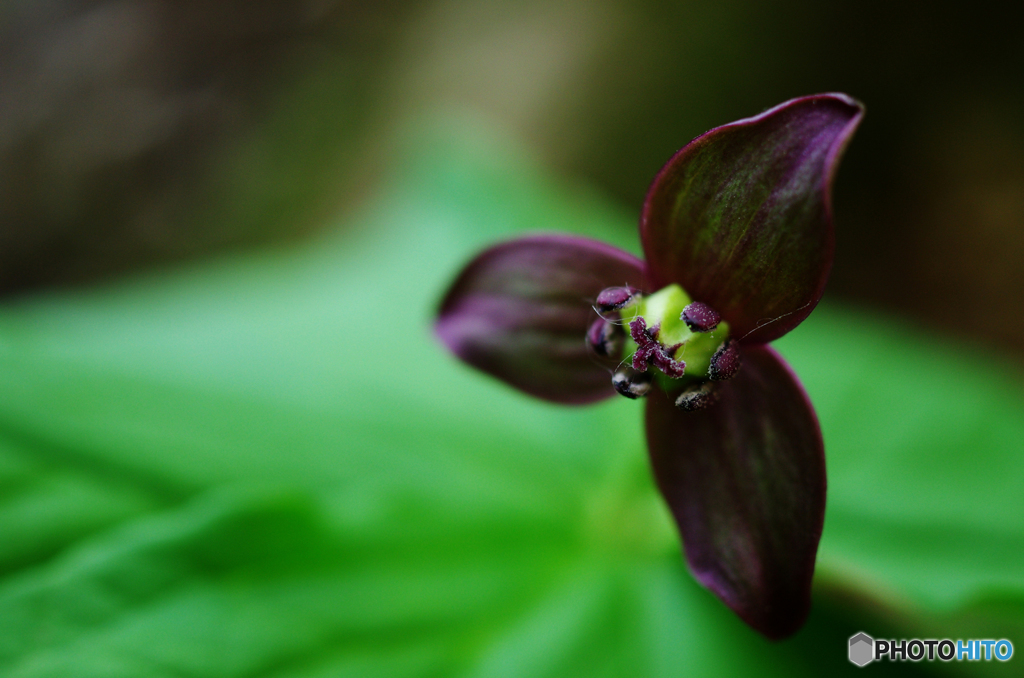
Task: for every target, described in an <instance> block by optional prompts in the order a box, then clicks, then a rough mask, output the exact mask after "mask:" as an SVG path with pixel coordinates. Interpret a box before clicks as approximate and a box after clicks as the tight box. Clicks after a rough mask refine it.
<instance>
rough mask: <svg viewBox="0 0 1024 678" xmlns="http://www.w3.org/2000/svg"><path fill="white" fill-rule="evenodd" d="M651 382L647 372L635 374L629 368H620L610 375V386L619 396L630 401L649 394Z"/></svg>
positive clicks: (634, 371)
mask: <svg viewBox="0 0 1024 678" xmlns="http://www.w3.org/2000/svg"><path fill="white" fill-rule="evenodd" d="M651 381H652V380H651V375H650V373H649V372H637V371H636V370H633V369H632V368H630V367H622V368H620V369H619V370H618V371H617V372H616V373H615V374H613V375H612V386H613V387H614V388H615V390H616V391H618V392H619V395H623V396H625V397H627V398H629V399H630V400H636V399H637V398H643V397H645V396H646V395H647V394H648V393H650V391H651Z"/></svg>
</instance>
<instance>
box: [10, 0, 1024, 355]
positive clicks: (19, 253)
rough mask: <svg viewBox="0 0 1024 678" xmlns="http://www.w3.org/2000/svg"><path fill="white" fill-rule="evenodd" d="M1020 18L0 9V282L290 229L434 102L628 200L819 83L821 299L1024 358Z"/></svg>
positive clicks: (350, 190) (799, 5)
mask: <svg viewBox="0 0 1024 678" xmlns="http://www.w3.org/2000/svg"><path fill="white" fill-rule="evenodd" d="M1021 26H1022V22H1021V21H1020V17H1019V15H1018V13H1017V12H1016V11H1015V10H1014V8H1013V4H1012V3H1009V2H1005V3H985V2H972V3H936V2H928V3H925V2H908V3H902V2H881V1H878V0H868V1H866V2H829V3H821V2H816V1H812V0H787V1H786V2H772V3H762V2H754V1H753V0H726V1H719V2H714V3H710V2H678V3H659V2H633V1H631V2H625V1H622V0H618V1H614V0H613V1H607V0H606V1H603V2H516V3H497V4H495V3H473V2H468V1H459V0H455V1H451V2H428V1H425V0H421V1H417V2H402V1H400V0H388V1H386V2H379V3H372V4H370V3H351V2H332V1H330V0H323V1H319V2H283V1H276V2H274V1H259V2H242V1H229V2H220V3H206V2H177V1H176V2H171V1H159V0H152V1H147V2H99V1H84V0H55V1H50V2H12V3H5V4H4V6H3V8H2V9H0V225H2V227H0V293H2V294H3V295H5V296H7V297H12V296H19V295H26V294H32V293H33V292H35V291H37V290H40V289H45V288H52V287H55V286H69V285H82V284H93V283H96V282H97V281H101V280H104V279H110V278H111V277H114V276H120V275H124V274H125V273H127V272H129V271H132V270H136V269H140V268H144V267H152V266H154V265H167V264H168V263H169V262H174V261H177V260H181V259H186V258H194V257H204V256H210V255H211V254H213V253H216V252H218V251H223V250H225V249H228V248H237V247H251V246H257V245H260V244H262V243H266V242H268V241H280V240H286V239H295V238H297V237H302V235H303V234H306V233H309V232H310V231H311V230H314V229H316V228H317V227H318V226H319V225H320V224H322V223H325V222H326V221H327V219H326V217H327V216H331V215H335V214H337V213H338V212H339V211H342V212H344V211H346V210H350V209H352V208H354V207H355V206H357V205H359V204H360V203H361V201H363V200H364V199H365V198H366V197H367V196H369V195H371V194H372V193H373V190H374V187H375V185H376V181H377V180H378V178H379V177H380V176H382V174H383V173H386V172H387V170H388V167H389V163H390V162H392V160H393V158H394V157H395V151H396V148H395V146H396V139H398V138H400V136H399V135H398V133H397V131H398V130H400V129H401V128H402V126H403V125H404V124H406V123H407V122H408V121H409V120H411V119H415V118H416V117H417V116H421V115H423V114H425V113H427V112H430V111H436V110H442V111H444V110H454V109H456V108H460V109H461V108H466V107H468V108H471V109H475V110H477V111H480V112H482V113H483V114H484V115H486V116H488V117H490V118H492V119H495V120H497V122H498V124H499V125H501V126H504V127H506V128H508V129H509V130H511V132H512V133H513V134H514V135H517V136H518V138H520V139H522V140H523V142H524V144H526V145H527V146H528V147H529V148H530V149H531V151H532V152H533V153H534V154H535V155H537V156H539V157H540V159H541V160H542V162H543V163H545V164H546V165H548V166H550V167H553V168H555V169H556V170H559V171H561V172H562V173H563V174H564V175H565V176H567V177H570V178H571V179H572V180H573V181H579V182H581V183H583V184H587V185H591V186H594V187H596V188H597V189H598V190H600V191H601V192H603V193H605V194H607V195H609V196H611V197H612V198H613V199H615V200H617V201H618V202H620V203H621V204H622V205H623V206H625V207H626V208H628V209H631V210H635V211H638V209H639V206H640V204H641V201H642V199H643V195H644V192H645V190H646V187H647V184H648V182H649V181H650V179H651V178H652V177H653V176H654V173H655V172H656V171H657V169H658V168H659V167H660V165H661V164H662V163H663V162H664V161H665V160H666V159H667V158H668V157H669V156H670V155H671V154H672V152H673V151H675V150H676V149H677V148H678V147H680V146H682V145H683V144H684V143H685V142H686V141H688V140H689V139H690V138H692V137H693V136H695V135H697V134H699V133H701V132H703V131H704V130H706V129H708V128H710V127H713V126H715V125H718V124H722V123H725V122H728V121H731V120H734V119H737V118H740V117H747V116H749V115H753V114H755V113H757V112H759V111H761V110H763V109H765V108H767V107H770V106H772V105H774V104H777V103H779V102H781V101H783V100H785V99H788V98H791V97H794V96H799V95H803V94H810V93H814V92H821V91H834V90H838V91H844V92H847V93H849V94H851V95H853V96H855V97H857V98H859V99H861V100H862V101H863V102H865V104H866V105H867V109H868V115H867V117H866V119H865V122H864V124H863V126H862V127H861V129H860V131H859V132H858V134H857V137H856V138H855V140H854V142H853V143H852V144H851V146H850V148H849V151H848V154H847V157H846V159H845V161H844V165H843V168H842V170H841V172H840V175H839V180H838V185H837V189H836V196H835V203H836V204H835V211H836V215H837V222H838V224H837V225H838V247H837V259H836V265H835V269H834V271H833V275H832V280H831V283H830V285H829V288H828V295H829V297H830V298H833V299H843V300H845V301H848V302H854V303H857V304H862V305H871V306H873V307H876V308H882V309H886V310H888V311H890V312H893V313H898V314H900V315H902V316H904V317H907V318H910V319H911V320H913V321H915V322H918V323H920V324H923V325H924V326H926V327H928V328H931V329H933V330H934V331H936V332H938V333H942V334H946V335H954V336H958V337H960V338H969V339H970V340H971V341H974V342H977V343H979V344H980V343H985V344H989V345H992V346H996V347H999V348H1001V349H1004V350H1006V349H1008V350H1011V351H1013V352H1015V354H1016V355H1017V356H1018V357H1021V356H1024V314H1022V313H1021V312H1020V309H1021V307H1022V304H1024V228H1022V227H1024V40H1022V35H1021V34H1022V29H1021Z"/></svg>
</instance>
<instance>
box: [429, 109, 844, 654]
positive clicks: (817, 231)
mask: <svg viewBox="0 0 1024 678" xmlns="http://www.w3.org/2000/svg"><path fill="white" fill-rule="evenodd" d="M863 112H864V111H863V107H862V106H861V105H860V104H859V103H858V102H856V101H854V100H853V99H851V98H849V97H847V96H845V95H842V94H821V95H816V96H809V97H802V98H799V99H793V100H792V101H787V102H786V103H784V104H781V105H779V106H776V107H775V108H772V109H771V110H768V111H766V112H764V113H762V114H760V115H758V116H755V117H753V118H748V119H745V120H739V121H737V122H734V123H731V124H728V125H723V126H722V127H717V128H715V129H713V130H711V131H710V132H707V133H706V134H703V135H701V136H699V137H697V138H696V139H694V140H693V141H691V142H690V143H689V144H687V145H686V147H684V148H683V149H682V150H681V151H679V152H678V153H677V154H676V155H675V156H674V157H673V158H672V159H671V160H669V162H668V164H667V165H665V167H664V168H663V169H662V170H661V172H660V173H659V174H658V176H657V177H656V178H655V180H654V184H653V185H652V186H651V189H650V191H649V192H648V194H647V199H646V200H645V202H644V207H643V212H642V214H641V217H640V239H641V241H642V243H643V250H644V255H645V256H646V262H644V261H641V260H639V259H637V258H636V257H634V256H632V255H630V254H628V253H626V252H623V251H620V250H618V249H616V248H613V247H610V246H608V245H604V244H602V243H599V242H595V241H592V240H587V239H584V238H578V237H574V236H567V235H535V236H529V237H525V238H519V239H516V240H512V241H509V242H505V243H502V244H499V245H496V246H494V247H492V248H490V249H488V250H486V251H484V252H483V253H481V254H480V255H479V256H478V257H477V258H476V259H474V260H473V261H472V262H470V264H469V265H468V266H467V267H466V268H465V270H463V271H462V273H461V274H460V275H459V277H458V279H457V280H456V281H455V283H454V284H453V285H452V287H451V289H450V290H449V291H448V294H447V295H446V296H445V298H444V301H443V303H442V304H441V310H440V314H439V317H438V320H437V326H436V331H437V335H438V337H440V339H441V340H442V341H443V342H444V343H445V345H446V346H448V348H449V349H451V350H452V351H453V352H454V353H455V354H456V355H457V356H459V357H460V358H461V359H462V360H464V361H466V362H468V363H469V364H471V365H473V366H475V367H477V368H479V369H481V370H483V371H485V372H487V373H489V374H491V375H494V376H495V377H498V378H499V379H501V380H503V381H505V382H506V383H509V384H511V385H512V386H515V387H516V388H518V389H520V390H523V391H525V392H527V393H529V394H531V395H534V396H537V397H540V398H544V399H546V400H551V401H555V402H560V403H587V402H592V401H596V400H600V399H602V398H605V397H608V396H610V395H614V394H615V393H616V392H618V393H620V394H622V395H625V396H627V397H629V398H638V397H644V396H648V397H647V406H646V410H647V414H646V426H647V444H648V449H649V451H650V457H651V464H652V466H653V468H654V475H655V478H656V480H657V483H658V487H659V488H660V490H661V493H662V494H663V495H664V497H665V500H666V502H667V503H668V506H669V508H670V510H671V512H672V515H673V517H674V518H675V521H676V523H677V525H678V527H679V532H680V534H681V536H682V539H683V545H684V548H685V551H686V558H687V560H688V562H689V564H690V568H691V569H692V570H693V573H694V575H695V576H696V577H697V579H699V580H700V581H701V582H702V583H703V584H704V585H705V586H707V587H708V588H709V589H711V590H712V591H713V592H714V593H715V594H716V595H718V596H719V597H720V598H721V599H722V600H723V601H725V603H726V604H727V605H728V606H729V607H731V608H732V609H733V610H734V611H735V612H736V613H737V614H738V615H739V616H740V617H741V618H743V619H744V620H745V621H746V622H747V623H748V624H750V625H751V626H752V627H754V628H755V629H757V630H758V631H760V632H761V633H763V634H765V635H766V636H768V637H769V638H783V637H785V636H788V635H790V634H792V633H794V632H795V631H796V630H797V629H799V628H800V626H801V625H802V624H803V622H804V619H805V618H806V617H807V613H808V611H809V610H810V589H811V579H812V576H813V572H814V560H815V556H816V554H817V549H818V541H819V539H820V537H821V528H822V523H823V520H824V510H825V458H824V446H823V443H822V438H821V430H820V428H819V426H818V421H817V418H816V416H815V414H814V410H813V408H812V407H811V404H810V402H809V401H808V399H807V395H806V394H805V393H804V390H803V388H802V387H801V386H800V383H799V382H798V381H797V379H796V377H795V376H794V375H793V373H792V371H791V370H790V369H789V367H788V366H787V365H786V363H785V362H784V361H783V360H782V358H781V357H779V355H778V354H777V353H776V352H775V351H773V350H772V349H771V348H769V347H768V346H767V343H768V342H769V341H772V340H774V339H777V338H779V337H781V336H782V335H784V334H786V333H787V332H789V331H790V330H791V329H793V328H794V327H796V326H797V325H798V324H800V322H801V321H803V319H804V318H806V317H807V315H808V314H810V312H811V311H812V310H813V309H814V307H815V305H816V304H817V303H818V300H819V299H820V298H821V295H822V291H823V289H824V287H825V281H826V279H827V278H828V274H829V270H830V269H831V266H832V255H833V246H834V235H833V227H832V206H831V186H832V181H833V178H834V176H835V172H836V168H837V165H838V162H839V157H840V155H841V154H842V152H843V149H844V148H845V146H846V144H847V143H848V142H849V140H850V138H851V136H852V135H853V132H854V130H855V129H856V127H857V125H858V124H859V123H860V120H861V117H862V116H863Z"/></svg>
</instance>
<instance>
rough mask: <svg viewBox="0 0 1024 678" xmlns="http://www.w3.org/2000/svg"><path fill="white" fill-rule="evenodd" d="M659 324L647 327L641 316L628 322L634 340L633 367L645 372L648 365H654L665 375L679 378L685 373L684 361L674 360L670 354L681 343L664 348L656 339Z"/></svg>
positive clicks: (659, 328) (630, 334)
mask: <svg viewBox="0 0 1024 678" xmlns="http://www.w3.org/2000/svg"><path fill="white" fill-rule="evenodd" d="M660 330H661V325H654V326H653V327H651V328H650V329H648V328H647V321H646V320H644V318H643V316H638V317H637V318H636V320H633V321H632V322H631V323H629V336H630V337H632V338H633V341H635V342H636V346H637V349H636V353H634V354H633V369H634V370H637V371H638V372H645V371H646V370H647V369H648V367H649V366H650V365H654V366H655V367H657V368H658V369H659V370H661V371H662V372H664V373H665V376H666V377H670V378H672V379H679V378H680V377H682V376H683V375H684V374H685V373H686V363H685V362H683V361H682V360H674V359H673V358H672V355H673V354H674V353H675V352H676V349H678V348H679V347H680V346H682V344H676V345H675V346H671V347H668V348H666V347H665V346H662V345H661V343H660V342H659V341H658V333H659V331H660Z"/></svg>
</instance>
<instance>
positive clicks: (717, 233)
mask: <svg viewBox="0 0 1024 678" xmlns="http://www.w3.org/2000/svg"><path fill="white" fill-rule="evenodd" d="M863 115H864V107H863V106H862V105H861V104H860V103H858V102H857V101H854V100H853V99H851V98H849V97H847V96H846V95H843V94H819V95H815V96H808V97H802V98H799V99H793V100H791V101H787V102H786V103H784V104H781V105H779V106H776V107H775V108H772V109H770V110H768V111H765V112H764V113H762V114H760V115H758V116H755V117H753V118H747V119H745V120H739V121H737V122H734V123H730V124H728V125H723V126H722V127H716V128H715V129H713V130H711V131H710V132H707V133H705V134H703V135H701V136H699V137H697V138H696V139H694V140H693V141H691V142H690V143H689V144H687V145H686V146H685V147H684V148H683V149H682V150H681V151H679V152H678V153H677V154H676V155H675V156H674V157H673V158H672V159H671V160H669V162H668V164H667V165H665V167H664V168H663V169H662V170H661V172H660V173H659V174H658V176H657V177H656V178H655V180H654V183H653V184H652V185H651V188H650V191H649V192H648V194H647V199H646V200H645V202H644V208H643V212H642V214H641V217H640V237H641V240H642V241H643V246H644V255H645V256H646V257H647V265H648V267H649V273H650V275H651V277H652V282H653V283H654V284H655V286H656V287H660V286H664V285H667V284H670V283H678V284H679V285H680V286H682V288H683V289H685V290H686V291H687V293H689V294H690V296H691V297H692V298H693V299H694V301H700V302H704V303H705V304H708V305H709V306H711V307H712V308H714V309H715V310H716V311H718V312H719V313H720V314H721V315H722V317H723V318H725V319H726V320H727V321H729V324H730V326H731V327H732V333H733V336H734V337H736V338H737V339H741V340H742V341H744V342H745V343H766V342H769V341H772V340H774V339H777V338H779V337H781V336H782V335H784V334H785V333H787V332H788V331H789V330H791V329H793V328H794V327H796V326H797V325H799V324H800V322H801V321H803V319H804V318H806V317H807V315H808V314H809V313H810V312H811V311H812V310H813V309H814V307H815V306H816V305H817V303H818V300H819V299H821V295H822V292H823V291H824V288H825V282H826V280H827V279H828V274H829V272H830V271H831V269H832V258H833V251H834V247H835V236H834V232H833V227H832V198H831V192H832V180H833V178H834V177H835V173H836V168H837V166H838V163H839V158H840V156H841V155H842V152H843V149H844V148H845V147H846V144H847V143H848V142H849V140H850V138H851V137H852V135H853V132H854V130H856V128H857V125H858V124H859V123H860V120H861V118H862V117H863Z"/></svg>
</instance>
